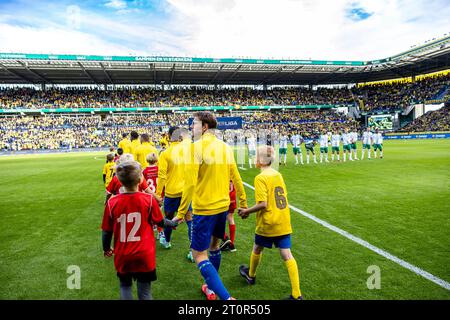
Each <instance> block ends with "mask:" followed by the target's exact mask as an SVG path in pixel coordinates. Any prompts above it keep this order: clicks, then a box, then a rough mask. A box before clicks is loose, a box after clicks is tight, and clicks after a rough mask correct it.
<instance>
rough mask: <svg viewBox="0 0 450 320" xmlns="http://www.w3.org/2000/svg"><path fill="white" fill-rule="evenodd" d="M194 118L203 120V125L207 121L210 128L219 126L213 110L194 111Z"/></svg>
mask: <svg viewBox="0 0 450 320" xmlns="http://www.w3.org/2000/svg"><path fill="white" fill-rule="evenodd" d="M194 118H197V119H198V120H200V121H201V122H202V126H203V125H204V124H205V123H206V124H207V125H208V129H216V128H217V120H216V117H215V116H214V114H213V113H212V112H209V111H199V112H196V113H194Z"/></svg>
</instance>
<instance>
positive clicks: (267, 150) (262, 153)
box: [256, 145, 275, 166]
mask: <svg viewBox="0 0 450 320" xmlns="http://www.w3.org/2000/svg"><path fill="white" fill-rule="evenodd" d="M256 161H257V162H258V163H259V164H261V165H262V166H270V165H271V164H272V163H273V162H274V161H275V150H274V148H273V147H272V146H267V145H263V146H259V147H258V151H257V153H256Z"/></svg>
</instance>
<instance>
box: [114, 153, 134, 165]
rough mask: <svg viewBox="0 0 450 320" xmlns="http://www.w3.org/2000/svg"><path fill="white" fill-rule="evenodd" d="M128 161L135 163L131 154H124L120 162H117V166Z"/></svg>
mask: <svg viewBox="0 0 450 320" xmlns="http://www.w3.org/2000/svg"><path fill="white" fill-rule="evenodd" d="M127 161H134V156H133V155H132V154H131V153H124V154H123V155H121V156H120V158H119V160H117V165H119V164H121V163H122V162H127Z"/></svg>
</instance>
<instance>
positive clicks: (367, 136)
mask: <svg viewBox="0 0 450 320" xmlns="http://www.w3.org/2000/svg"><path fill="white" fill-rule="evenodd" d="M372 136H373V135H372V132H370V128H369V127H367V130H366V131H364V133H363V136H362V143H363V148H362V154H361V160H364V154H365V153H366V150H367V159H370V145H371V144H372V140H373V139H372Z"/></svg>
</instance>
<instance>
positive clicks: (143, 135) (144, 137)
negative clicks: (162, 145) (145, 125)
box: [141, 133, 150, 142]
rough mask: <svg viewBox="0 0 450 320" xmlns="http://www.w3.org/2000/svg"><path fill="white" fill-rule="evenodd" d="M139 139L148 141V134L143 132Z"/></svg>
mask: <svg viewBox="0 0 450 320" xmlns="http://www.w3.org/2000/svg"><path fill="white" fill-rule="evenodd" d="M141 139H142V141H144V142H149V141H150V136H149V135H148V134H147V133H143V134H141Z"/></svg>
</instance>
